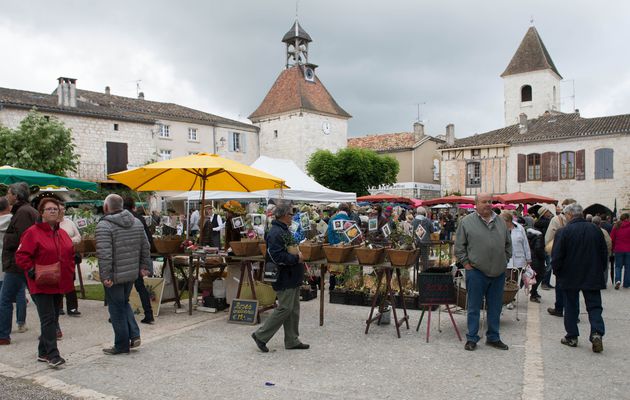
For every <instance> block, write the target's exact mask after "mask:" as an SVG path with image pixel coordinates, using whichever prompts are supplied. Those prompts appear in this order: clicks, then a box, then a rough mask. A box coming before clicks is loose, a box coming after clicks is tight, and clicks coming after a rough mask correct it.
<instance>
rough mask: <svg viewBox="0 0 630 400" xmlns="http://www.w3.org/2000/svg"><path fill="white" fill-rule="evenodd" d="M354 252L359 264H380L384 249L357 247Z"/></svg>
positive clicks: (383, 258)
mask: <svg viewBox="0 0 630 400" xmlns="http://www.w3.org/2000/svg"><path fill="white" fill-rule="evenodd" d="M354 254H355V255H356V256H357V260H358V261H359V264H361V265H375V264H380V263H382V262H383V261H384V260H385V249H383V248H380V249H370V248H369V247H357V248H355V249H354Z"/></svg>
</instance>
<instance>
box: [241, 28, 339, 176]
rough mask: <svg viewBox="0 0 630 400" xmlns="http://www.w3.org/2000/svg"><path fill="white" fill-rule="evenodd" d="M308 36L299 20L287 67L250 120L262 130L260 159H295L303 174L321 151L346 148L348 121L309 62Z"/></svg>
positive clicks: (289, 41)
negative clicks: (314, 156) (309, 161)
mask: <svg viewBox="0 0 630 400" xmlns="http://www.w3.org/2000/svg"><path fill="white" fill-rule="evenodd" d="M311 41H312V39H311V37H310V35H309V34H308V33H306V31H304V29H302V27H301V26H300V24H299V23H298V21H297V20H296V21H295V23H294V24H293V26H292V27H291V29H290V30H289V31H288V32H287V33H286V34H285V35H284V37H283V38H282V42H283V43H285V45H286V59H285V61H286V65H285V69H284V70H283V71H282V72H281V73H280V76H278V78H277V79H276V81H275V82H274V84H273V86H272V87H271V89H270V90H269V92H268V93H267V95H266V96H265V98H264V99H263V101H262V103H261V104H260V105H259V106H258V108H257V109H256V110H255V111H254V112H253V113H252V114H251V115H250V116H249V119H250V120H251V121H252V123H253V124H254V125H256V126H257V127H259V128H260V131H259V138H260V155H261V156H269V157H275V158H284V159H290V160H293V161H294V162H295V163H296V164H297V166H298V167H300V168H302V169H304V168H305V165H306V162H307V161H308V159H309V157H310V156H311V154H313V153H314V152H315V151H316V150H318V149H324V150H330V151H332V152H336V151H337V150H339V149H343V148H345V147H346V143H347V136H348V119H349V118H351V116H350V114H348V113H347V112H346V111H345V110H344V109H343V108H341V107H340V106H339V104H337V102H336V101H335V99H334V98H333V97H332V96H331V95H330V93H329V92H328V90H326V88H325V87H324V84H323V83H322V82H321V80H320V79H319V77H318V76H317V74H316V72H315V70H316V68H317V65H315V64H312V63H310V62H309V59H308V46H309V44H310V42H311Z"/></svg>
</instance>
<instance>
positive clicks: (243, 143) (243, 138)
mask: <svg viewBox="0 0 630 400" xmlns="http://www.w3.org/2000/svg"><path fill="white" fill-rule="evenodd" d="M239 136H240V137H241V153H245V152H247V134H246V133H241V134H240V135H239Z"/></svg>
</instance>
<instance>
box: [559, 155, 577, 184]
mask: <svg viewBox="0 0 630 400" xmlns="http://www.w3.org/2000/svg"><path fill="white" fill-rule="evenodd" d="M560 179H575V153H574V152H573V151H563V152H562V153H560Z"/></svg>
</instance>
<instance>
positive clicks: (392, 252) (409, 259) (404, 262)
mask: <svg viewBox="0 0 630 400" xmlns="http://www.w3.org/2000/svg"><path fill="white" fill-rule="evenodd" d="M385 252H386V253H387V258H389V262H390V263H391V264H392V265H393V266H394V267H407V266H409V265H411V264H413V263H415V262H416V255H417V251H416V250H398V249H386V250H385Z"/></svg>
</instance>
